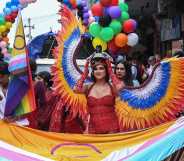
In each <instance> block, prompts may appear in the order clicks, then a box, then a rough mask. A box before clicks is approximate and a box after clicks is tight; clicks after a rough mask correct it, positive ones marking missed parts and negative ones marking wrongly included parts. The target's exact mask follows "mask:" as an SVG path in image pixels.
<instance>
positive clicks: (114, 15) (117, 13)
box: [108, 6, 121, 19]
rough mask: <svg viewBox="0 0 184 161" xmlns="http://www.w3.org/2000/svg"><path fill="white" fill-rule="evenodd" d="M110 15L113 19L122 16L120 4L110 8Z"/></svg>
mask: <svg viewBox="0 0 184 161" xmlns="http://www.w3.org/2000/svg"><path fill="white" fill-rule="evenodd" d="M108 12H109V15H110V16H111V18H112V19H116V18H119V17H120V16H121V9H120V8H119V6H112V7H110V8H109V9H108Z"/></svg>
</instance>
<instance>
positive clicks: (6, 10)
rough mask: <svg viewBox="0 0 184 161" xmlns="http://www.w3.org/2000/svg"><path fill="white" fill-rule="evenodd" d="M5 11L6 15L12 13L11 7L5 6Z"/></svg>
mask: <svg viewBox="0 0 184 161" xmlns="http://www.w3.org/2000/svg"><path fill="white" fill-rule="evenodd" d="M3 12H4V14H5V15H9V14H10V13H11V9H10V8H4V9H3Z"/></svg>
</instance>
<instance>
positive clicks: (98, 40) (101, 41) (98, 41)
mask: <svg viewBox="0 0 184 161" xmlns="http://www.w3.org/2000/svg"><path fill="white" fill-rule="evenodd" d="M92 44H93V47H94V48H96V46H97V45H101V46H102V51H104V50H106V49H107V43H106V42H105V41H103V40H101V39H100V38H98V37H95V38H94V39H93V42H92Z"/></svg>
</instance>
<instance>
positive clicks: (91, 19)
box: [88, 16, 95, 24]
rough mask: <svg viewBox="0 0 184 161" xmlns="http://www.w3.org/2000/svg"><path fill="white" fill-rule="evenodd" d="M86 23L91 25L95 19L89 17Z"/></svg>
mask: <svg viewBox="0 0 184 161" xmlns="http://www.w3.org/2000/svg"><path fill="white" fill-rule="evenodd" d="M88 22H89V24H91V23H92V22H95V18H94V17H92V16H91V17H89V19H88Z"/></svg>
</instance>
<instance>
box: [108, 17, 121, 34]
mask: <svg viewBox="0 0 184 161" xmlns="http://www.w3.org/2000/svg"><path fill="white" fill-rule="evenodd" d="M109 26H110V27H111V28H112V29H113V32H114V35H116V34H118V33H119V32H120V31H121V23H120V22H119V21H117V20H112V22H111V23H110V25H109Z"/></svg>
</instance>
